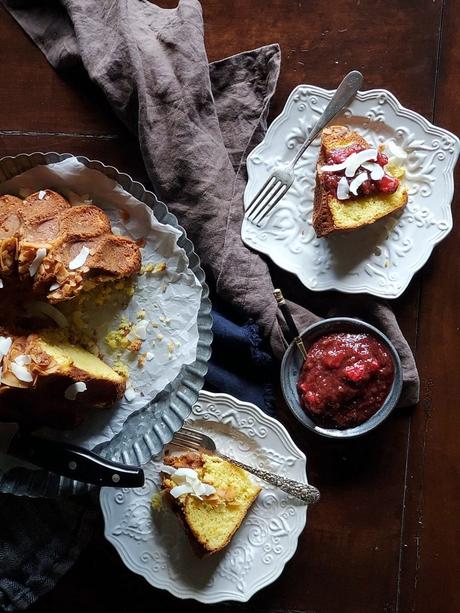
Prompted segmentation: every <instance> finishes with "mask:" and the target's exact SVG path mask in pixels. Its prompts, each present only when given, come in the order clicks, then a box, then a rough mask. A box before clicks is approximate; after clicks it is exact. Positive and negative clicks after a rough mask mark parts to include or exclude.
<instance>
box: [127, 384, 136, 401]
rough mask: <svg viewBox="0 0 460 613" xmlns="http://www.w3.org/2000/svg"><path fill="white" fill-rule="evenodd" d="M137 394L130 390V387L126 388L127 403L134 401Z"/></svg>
mask: <svg viewBox="0 0 460 613" xmlns="http://www.w3.org/2000/svg"><path fill="white" fill-rule="evenodd" d="M136 396H137V393H136V392H135V390H134V388H132V387H131V386H129V387H127V388H126V390H125V398H126V400H127V401H128V402H131V401H132V400H134V398H136Z"/></svg>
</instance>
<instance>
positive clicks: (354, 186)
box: [350, 171, 369, 196]
mask: <svg viewBox="0 0 460 613" xmlns="http://www.w3.org/2000/svg"><path fill="white" fill-rule="evenodd" d="M368 179H369V175H368V174H367V172H366V171H364V172H360V173H359V175H358V176H357V177H356V178H354V179H353V181H352V182H351V183H350V192H351V193H352V194H354V195H355V196H357V195H358V188H359V187H360V186H361V185H362V184H363V183H364V181H367V180H368Z"/></svg>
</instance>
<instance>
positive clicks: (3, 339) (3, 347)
mask: <svg viewBox="0 0 460 613" xmlns="http://www.w3.org/2000/svg"><path fill="white" fill-rule="evenodd" d="M12 344H13V339H12V338H10V337H9V336H0V356H2V357H3V356H4V355H6V354H7V353H8V351H9V350H10V347H11V345H12Z"/></svg>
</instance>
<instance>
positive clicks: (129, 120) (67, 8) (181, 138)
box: [0, 0, 418, 610]
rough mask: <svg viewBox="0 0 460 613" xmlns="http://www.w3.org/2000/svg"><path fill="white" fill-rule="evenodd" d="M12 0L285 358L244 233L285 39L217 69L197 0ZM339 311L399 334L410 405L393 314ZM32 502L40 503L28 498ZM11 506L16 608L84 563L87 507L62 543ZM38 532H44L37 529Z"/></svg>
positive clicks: (6, 560) (228, 291) (407, 365)
mask: <svg viewBox="0 0 460 613" xmlns="http://www.w3.org/2000/svg"><path fill="white" fill-rule="evenodd" d="M0 1H2V2H3V4H4V5H5V7H6V8H7V9H8V10H9V11H10V12H11V14H12V15H13V16H14V17H15V19H16V20H17V21H18V22H19V24H20V25H21V26H22V27H23V28H24V29H25V31H26V32H27V33H28V34H29V35H30V36H31V38H32V39H33V40H34V41H35V42H36V44H37V45H38V46H39V47H40V49H41V50H42V51H43V52H44V53H45V55H46V57H47V58H48V60H49V62H50V63H51V64H52V65H53V66H54V67H55V68H56V69H58V70H66V69H68V68H70V67H75V66H81V65H83V66H84V68H85V69H86V71H87V72H88V74H89V76H90V77H91V79H92V80H93V81H95V82H96V83H97V84H98V86H99V87H100V89H101V90H102V91H103V92H104V93H105V95H106V97H107V99H108V100H109V102H110V104H111V106H112V108H113V109H114V111H115V112H116V113H117V115H118V116H119V117H120V119H121V120H122V121H123V122H124V123H125V124H126V125H127V126H128V127H129V128H130V130H132V131H133V132H134V133H135V134H136V135H137V136H138V139H139V144H140V149H141V152H142V155H143V158H144V162H145V166H146V169H147V171H148V174H149V176H150V179H151V181H152V184H153V185H154V186H155V189H156V190H157V192H158V194H159V196H160V197H161V198H162V199H163V200H164V201H165V202H166V203H167V204H168V206H169V207H170V208H171V209H172V210H173V211H174V212H175V213H176V214H177V216H178V217H179V220H180V223H181V224H182V225H183V226H184V227H185V228H186V230H187V233H188V234H189V236H190V237H191V239H192V240H193V242H194V244H195V247H196V249H197V252H198V253H199V255H200V257H201V259H202V262H203V265H204V267H205V269H206V273H207V276H208V280H209V282H210V284H211V286H212V287H213V288H214V290H215V291H217V293H218V294H219V295H220V296H221V298H223V299H224V300H226V301H228V302H230V303H231V304H233V305H234V306H235V307H238V308H239V309H240V310H241V311H242V312H243V313H244V314H245V315H246V316H247V317H248V318H253V319H254V320H255V321H256V322H257V323H258V324H259V325H260V326H261V328H262V329H263V331H264V333H265V335H266V337H267V338H268V339H269V340H270V343H271V346H272V349H273V351H274V353H275V355H277V356H278V357H280V356H281V354H282V352H283V350H284V347H285V345H286V342H285V338H284V334H283V323H282V322H281V320H280V319H279V315H278V312H277V307H276V303H275V301H274V300H273V298H272V289H273V285H272V281H271V278H270V273H269V269H268V266H267V264H266V262H265V260H264V259H262V258H261V257H260V256H259V255H258V254H257V253H253V252H251V251H250V250H249V249H247V248H246V247H245V246H244V245H243V243H242V241H241V238H240V227H241V221H242V216H243V207H242V193H243V189H244V186H245V180H246V175H245V160H246V155H247V153H248V151H250V150H251V148H252V147H253V146H254V145H255V144H257V143H258V142H259V141H260V139H261V138H262V137H263V134H264V131H265V128H266V117H267V113H268V104H269V101H270V98H271V96H272V94H273V92H274V89H275V86H276V81H277V77H278V72H279V64H280V52H279V48H278V46H277V45H269V46H266V47H263V48H261V49H256V50H253V51H249V52H246V53H242V54H239V55H236V56H233V57H230V58H227V59H225V60H222V61H219V62H216V63H214V64H211V65H210V66H208V62H207V57H206V52H205V48H204V42H203V22H202V14H201V7H200V5H199V3H198V2H197V0H182V1H181V2H180V3H179V5H178V7H177V8H176V9H172V10H165V9H161V8H159V7H157V6H156V5H154V4H150V3H149V2H146V1H143V0H130V1H129V2H128V1H120V2H113V1H108V0H60V1H59V0H47V1H45V0H41V1H32V0H28V1H25V0H22V1H18V0H0ZM297 295H298V296H299V295H300V298H298V299H297V303H296V304H294V303H291V308H292V310H293V313H294V317H295V319H296V321H297V323H298V325H299V327H304V326H306V325H308V324H310V323H313V322H314V321H317V320H318V319H319V317H318V316H317V315H315V314H314V313H312V312H311V311H310V310H308V309H307V308H305V305H301V304H300V302H302V303H305V302H306V301H308V300H309V299H310V294H309V293H308V292H307V291H303V292H299V291H298V292H297ZM317 298H318V297H317V296H315V300H316V299H317ZM357 307H359V312H358V311H357V310H356V309H357ZM334 308H335V310H336V312H343V313H349V312H350V310H351V312H356V313H357V314H358V315H360V316H362V317H363V318H364V319H370V320H371V321H373V322H374V323H376V324H377V325H378V326H379V327H380V328H381V329H382V330H383V331H384V332H385V333H386V334H387V335H388V336H389V337H390V338H391V339H392V341H393V342H394V344H395V345H396V347H397V349H398V351H399V353H400V356H401V359H402V362H403V367H404V380H405V387H404V394H403V397H402V402H401V404H403V405H409V404H413V403H414V402H416V401H417V399H418V375H417V371H416V367H415V362H414V360H413V357H412V353H411V351H410V349H409V347H408V345H407V343H406V341H405V339H404V337H403V336H402V334H401V332H400V330H399V327H398V325H397V323H396V320H395V318H394V315H393V313H392V312H391V310H390V309H389V308H388V307H387V306H386V305H385V304H383V303H381V302H377V301H374V300H372V299H368V298H364V297H363V298H362V299H361V300H360V301H359V304H356V299H355V302H354V303H350V299H349V298H347V297H341V296H335V297H334ZM326 310H327V307H326ZM26 503H27V504H31V505H34V504H35V503H34V502H30V501H25V500H24V499H23V500H21V501H20V504H22V505H24V506H27V505H26ZM69 504H74V503H72V502H70V501H69ZM75 504H77V503H75ZM2 505H3V511H4V515H5V517H8V518H9V523H8V524H6V523H5V522H0V543H1V542H2V539H3V541H4V542H5V543H6V545H5V554H3V551H2V550H0V553H1V554H2V558H1V566H0V605H3V606H4V607H5V603H6V602H8V603H9V605H7V606H8V607H9V608H5V610H13V606H14V605H13V602H14V604H15V605H16V606H17V607H18V608H24V607H25V606H26V603H30V602H31V601H32V600H33V598H35V597H36V596H37V595H39V594H40V593H42V592H43V591H45V590H47V589H50V587H51V586H52V585H53V583H54V582H55V581H56V580H57V578H58V576H59V573H62V572H65V570H66V568H67V567H68V566H69V565H70V563H71V561H70V560H71V559H74V558H75V556H76V555H77V552H78V550H79V548H80V546H81V545H82V543H80V542H79V540H78V539H79V536H78V530H76V529H75V524H78V525H79V522H80V521H81V517H82V516H83V515H82V514H83V511H82V509H81V508H79V511H78V512H77V511H76V512H75V515H74V516H73V519H74V522H73V523H72V522H70V523H69V524H61V525H60V526H59V527H58V529H57V530H56V533H55V534H56V538H55V540H54V541H52V542H49V543H47V542H45V541H41V540H34V539H33V538H32V537H31V538H30V539H29V538H27V539H26V540H25V541H24V542H23V541H22V539H16V540H15V539H14V536H12V535H15V534H21V532H24V528H23V527H22V524H21V522H19V523H18V522H16V521H15V518H14V515H15V511H14V508H12V506H11V505H13V506H14V505H15V503H11V500H10V499H9V498H8V497H5V496H3V497H2ZM60 513H62V510H60V509H59V508H58V507H57V506H56V507H55V508H53V509H52V510H51V515H50V516H49V519H48V521H49V522H50V526H51V524H52V527H53V528H54V525H55V523H56V519H55V518H56V517H58V516H59V515H60ZM31 515H33V511H31ZM42 519H43V516H42ZM43 521H45V520H44V519H43ZM24 522H25V523H27V522H26V520H24ZM2 531H5V534H6V537H5V538H4V536H3V534H2ZM26 532H27V533H30V534H32V530H31V529H29V524H27V526H26ZM60 542H64V543H66V545H65V546H64V549H65V548H66V547H67V551H68V557H69V559H68V560H67V563H66V564H64V563H63V564H61V565H58V566H57V570H56V568H54V570H53V572H52V573H50V575H49V576H48V575H46V573H45V576H44V572H43V569H45V568H47V567H46V564H45V565H43V564H41V562H40V561H41V560H45V561H46V560H49V559H53V556H54V555H55V552H56V548H57V547H60V545H58V543H60ZM32 550H35V551H36V555H35V558H34V559H35V560H36V565H35V566H33V565H31V566H29V567H27V568H28V570H27V571H26V572H24V573H23V574H20V573H19V574H18V572H17V569H18V566H17V563H16V561H17V560H18V559H21V557H24V558H28V557H30V552H31V551H32ZM8 551H9V554H7V553H6V552H8ZM62 559H63V560H65V555H64V554H63V557H62ZM39 562H40V565H39V566H37V564H38V563H39ZM48 568H49V567H48ZM45 577H48V578H47V579H45ZM37 578H38V579H37ZM24 594H26V597H24V596H23V595H24ZM1 598H3V602H2V600H1Z"/></svg>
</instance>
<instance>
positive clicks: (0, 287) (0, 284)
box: [0, 279, 3, 289]
mask: <svg viewBox="0 0 460 613" xmlns="http://www.w3.org/2000/svg"><path fill="white" fill-rule="evenodd" d="M2 287H3V279H0V289H2Z"/></svg>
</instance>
